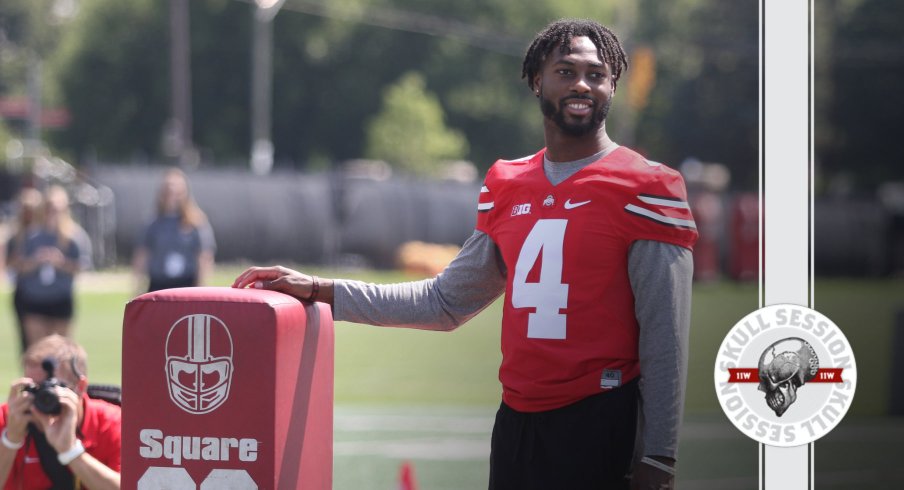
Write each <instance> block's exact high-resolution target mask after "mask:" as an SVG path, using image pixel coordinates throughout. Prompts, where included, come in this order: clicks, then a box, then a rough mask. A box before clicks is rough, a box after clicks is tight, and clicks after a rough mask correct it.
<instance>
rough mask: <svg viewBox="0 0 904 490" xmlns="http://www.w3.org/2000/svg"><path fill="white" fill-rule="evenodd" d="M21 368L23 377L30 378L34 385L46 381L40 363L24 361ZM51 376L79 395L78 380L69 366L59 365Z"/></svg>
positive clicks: (44, 372)
mask: <svg viewBox="0 0 904 490" xmlns="http://www.w3.org/2000/svg"><path fill="white" fill-rule="evenodd" d="M23 367H24V368H25V369H24V373H23V374H25V377H26V378H31V379H32V380H33V381H34V382H35V383H37V384H40V383H41V382H43V381H44V380H46V379H47V372H46V371H44V368H43V367H41V361H38V360H31V359H26V360H25V362H24V366H23ZM53 374H54V376H56V378H57V379H59V380H60V381H62V382H63V383H66V386H67V387H69V389H71V390H72V391H75V392H76V393H79V391H78V379H77V378H76V376H75V375H74V374H73V373H72V371H71V370H70V369H69V366H66V365H64V364H60V365H59V366H58V367H57V369H56V371H55V372H54V373H53Z"/></svg>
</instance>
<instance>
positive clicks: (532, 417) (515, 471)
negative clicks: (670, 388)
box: [489, 380, 638, 490]
mask: <svg viewBox="0 0 904 490" xmlns="http://www.w3.org/2000/svg"><path fill="white" fill-rule="evenodd" d="M637 400H638V389H637V380H633V381H631V382H629V383H627V384H625V385H624V386H622V387H621V388H617V389H614V390H612V391H607V392H604V393H600V394H598V395H593V396H590V397H588V398H585V399H583V400H581V401H578V402H575V403H573V404H571V405H567V406H565V407H562V408H558V409H555V410H549V411H546V412H536V413H524V412H518V411H516V410H514V409H512V408H511V407H509V406H508V405H506V404H505V403H503V404H502V405H501V406H500V407H499V411H498V412H497V413H496V424H495V426H494V427H493V440H492V446H491V447H492V450H491V453H490V485H489V488H490V490H509V489H511V490H532V489H536V490H541V489H543V490H547V489H559V488H561V489H569V490H581V489H595V490H602V489H606V490H608V489H627V488H628V486H629V483H630V481H629V479H628V473H629V471H630V468H631V459H632V457H633V454H634V437H635V433H636V430H637V408H638V407H637Z"/></svg>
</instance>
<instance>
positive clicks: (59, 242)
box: [8, 186, 90, 346]
mask: <svg viewBox="0 0 904 490" xmlns="http://www.w3.org/2000/svg"><path fill="white" fill-rule="evenodd" d="M35 193H37V195H36V194H35ZM39 198H40V193H38V191H36V190H34V189H23V191H22V195H21V197H20V204H21V206H22V211H20V229H19V231H18V232H17V233H16V235H15V236H14V237H13V239H12V240H11V242H10V245H9V247H8V257H9V267H10V269H11V270H12V271H13V272H14V273H15V274H16V293H15V300H14V302H15V304H16V311H17V312H18V313H19V314H21V318H22V328H23V331H24V336H23V337H24V341H25V342H24V344H23V346H28V345H31V344H32V343H34V342H35V341H37V340H39V339H41V338H43V337H46V336H48V335H51V334H54V333H56V334H60V335H63V336H69V333H70V328H71V323H72V317H73V314H74V294H73V284H74V280H75V275H76V274H77V273H78V272H79V271H80V270H82V269H83V268H84V266H85V265H86V263H90V262H87V260H88V259H86V257H89V256H90V255H89V254H88V251H87V250H86V246H87V243H88V242H87V237H86V235H85V233H84V231H83V230H82V229H81V227H79V226H78V224H77V223H76V222H75V221H74V220H73V219H72V215H71V214H70V211H69V196H68V195H67V194H66V190H65V189H63V188H62V187H60V186H51V187H49V188H48V189H47V191H46V193H45V195H44V199H43V206H40V207H36V204H35V201H36V200H37V199H39ZM38 202H40V201H38ZM38 209H42V210H43V213H40V212H38V211H37V210H38ZM26 214H30V216H26ZM40 214H43V220H41V219H40V217H39V215H40ZM36 218H37V219H36Z"/></svg>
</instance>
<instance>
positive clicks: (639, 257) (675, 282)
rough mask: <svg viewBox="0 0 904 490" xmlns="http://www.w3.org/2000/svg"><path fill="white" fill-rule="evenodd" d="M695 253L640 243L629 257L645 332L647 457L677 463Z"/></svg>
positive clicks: (642, 368) (643, 406)
mask: <svg viewBox="0 0 904 490" xmlns="http://www.w3.org/2000/svg"><path fill="white" fill-rule="evenodd" d="M693 271H694V261H693V255H692V253H691V251H690V250H688V249H686V248H683V247H679V246H677V245H672V244H668V243H663V242H655V241H638V242H635V243H634V244H633V245H632V246H631V250H630V252H629V255H628V275H629V277H630V280H631V288H632V289H633V291H634V302H635V307H634V309H635V315H636V316H637V321H638V325H639V327H640V337H639V342H638V347H639V354H640V396H641V410H642V420H643V427H642V429H641V430H642V433H641V434H642V438H641V440H642V443H643V454H645V455H651V456H666V457H669V458H676V455H677V452H678V431H679V429H680V428H681V418H682V416H683V412H684V394H685V389H686V384H687V355H688V354H687V353H688V336H689V330H690V312H691V287H692V279H693Z"/></svg>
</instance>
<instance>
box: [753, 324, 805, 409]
mask: <svg viewBox="0 0 904 490" xmlns="http://www.w3.org/2000/svg"><path fill="white" fill-rule="evenodd" d="M759 370H760V373H759V374H760V386H759V390H760V391H762V392H765V393H766V404H767V405H769V408H771V409H772V410H773V411H774V412H775V415H777V416H779V417H781V416H782V414H784V413H785V411H786V410H788V407H790V406H791V404H792V403H794V402H795V401H796V400H797V389H798V388H800V387H801V386H803V385H804V383H806V382H807V381H810V380H811V379H813V377H814V376H816V372H817V371H818V370H819V358H818V357H817V356H816V351H815V350H814V349H813V346H812V345H810V344H809V343H808V342H807V341H805V340H803V339H799V338H797V337H790V338H787V339H784V340H779V341H778V342H775V343H773V344H772V345H770V346H769V347H767V348H766V350H765V351H763V354H762V355H761V356H760V364H759Z"/></svg>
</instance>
